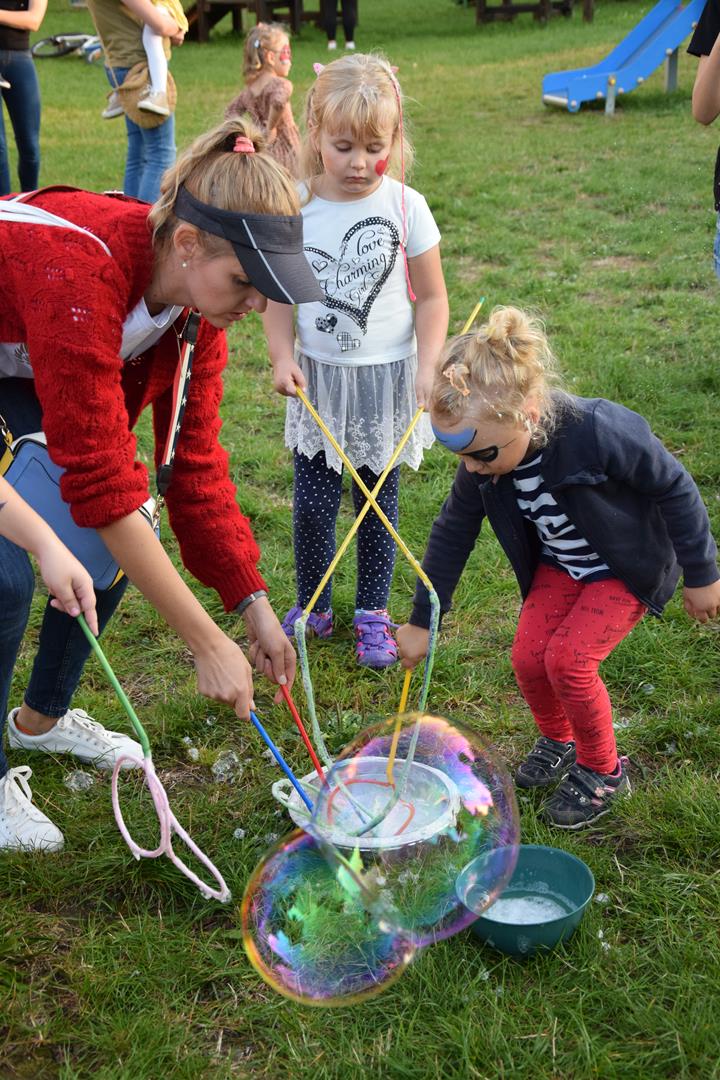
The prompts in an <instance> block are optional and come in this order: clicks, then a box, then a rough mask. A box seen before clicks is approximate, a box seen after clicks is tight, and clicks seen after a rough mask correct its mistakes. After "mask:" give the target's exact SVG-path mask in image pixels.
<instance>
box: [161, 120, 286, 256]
mask: <svg viewBox="0 0 720 1080" xmlns="http://www.w3.org/2000/svg"><path fill="white" fill-rule="evenodd" d="M239 135H244V136H246V138H248V139H250V140H251V142H252V144H253V146H254V148H255V153H254V154H248V153H238V152H236V151H234V150H233V147H234V146H235V142H236V139H237V138H238V136H239ZM181 184H184V185H185V187H186V188H187V190H188V191H189V192H190V194H191V195H194V196H195V198H196V199H199V200H200V201H201V202H204V203H207V204H208V205H209V206H215V207H217V208H218V209H220V210H235V211H238V212H241V213H245V214H281V215H287V214H298V213H299V212H300V205H299V199H298V194H297V190H296V187H295V181H294V180H293V179H292V177H291V176H290V174H289V173H288V172H287V171H286V170H285V169H284V168H283V167H282V165H279V164H278V163H277V162H276V161H275V159H274V158H272V157H271V156H270V154H269V153H267V152H266V150H265V136H264V135H263V134H262V132H261V131H260V129H259V128H258V127H257V126H256V125H255V124H254V123H253V122H252V120H250V118H249V117H247V116H233V117H230V118H229V119H227V120H225V121H224V122H223V123H222V124H219V125H218V126H217V127H215V128H213V129H212V131H208V132H207V133H206V134H205V135H200V136H199V137H198V138H197V139H195V141H194V142H193V143H191V145H190V146H189V147H188V148H187V150H184V151H183V153H182V154H181V155H180V156H179V158H178V159H177V161H176V162H175V164H174V165H172V166H171V167H170V168H169V169H168V170H167V172H166V173H165V174H164V175H163V178H162V181H161V184H160V198H159V199H158V201H157V202H156V203H155V205H154V206H153V208H152V210H151V211H150V214H149V216H148V220H149V222H150V225H151V226H152V230H153V243H154V244H155V247H156V248H157V249H159V250H163V249H165V248H166V247H167V246H168V245H169V243H170V240H171V238H172V235H173V233H174V232H175V229H176V228H177V225H178V223H179V222H178V218H176V217H175V214H174V213H173V207H174V206H175V200H176V198H177V193H178V188H179V187H180V185H181ZM200 235H201V238H202V243H203V246H204V247H205V249H206V250H207V251H208V252H209V253H210V254H219V253H221V252H224V251H232V248H231V245H230V244H229V242H228V241H227V240H223V239H222V238H221V237H216V236H213V235H212V234H210V233H207V232H203V231H202V230H201V231H200Z"/></svg>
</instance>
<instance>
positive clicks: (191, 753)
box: [187, 746, 200, 761]
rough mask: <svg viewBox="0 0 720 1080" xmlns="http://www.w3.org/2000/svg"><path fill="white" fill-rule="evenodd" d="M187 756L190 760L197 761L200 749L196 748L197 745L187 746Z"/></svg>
mask: <svg viewBox="0 0 720 1080" xmlns="http://www.w3.org/2000/svg"><path fill="white" fill-rule="evenodd" d="M187 756H188V757H189V758H190V760H191V761H199V760H200V751H199V750H198V748H197V746H188V751H187Z"/></svg>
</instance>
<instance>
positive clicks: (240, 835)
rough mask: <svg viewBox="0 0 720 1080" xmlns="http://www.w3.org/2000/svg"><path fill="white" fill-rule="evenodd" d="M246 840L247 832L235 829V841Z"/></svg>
mask: <svg viewBox="0 0 720 1080" xmlns="http://www.w3.org/2000/svg"><path fill="white" fill-rule="evenodd" d="M244 839H245V830H244V829H235V831H234V832H233V840H244Z"/></svg>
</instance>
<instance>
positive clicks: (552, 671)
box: [545, 640, 598, 698]
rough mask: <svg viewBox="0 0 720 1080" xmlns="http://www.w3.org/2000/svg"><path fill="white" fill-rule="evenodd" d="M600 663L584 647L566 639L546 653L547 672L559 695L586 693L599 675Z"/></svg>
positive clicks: (549, 680)
mask: <svg viewBox="0 0 720 1080" xmlns="http://www.w3.org/2000/svg"><path fill="white" fill-rule="evenodd" d="M597 669H598V665H597V664H596V663H595V661H594V660H592V659H591V658H590V657H589V656H588V655H587V653H585V652H584V651H583V650H582V649H577V648H575V647H574V646H571V645H569V644H568V642H567V640H564V641H563V642H562V644H561V645H560V647H559V648H557V649H554V648H553V647H552V646H550V648H548V650H547V652H546V653H545V674H546V675H547V678H548V682H549V683H550V685H551V686H552V688H553V690H554V691H555V693H556V694H557V695H558V697H561V698H562V697H564V696H568V695H573V694H579V695H581V696H582V695H584V694H585V693H586V692H587V690H588V688H589V687H590V686H591V685H592V684H593V683H594V681H595V679H596V677H597Z"/></svg>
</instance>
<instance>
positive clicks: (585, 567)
mask: <svg viewBox="0 0 720 1080" xmlns="http://www.w3.org/2000/svg"><path fill="white" fill-rule="evenodd" d="M541 465H542V454H541V453H539V454H536V456H535V457H534V458H532V460H531V461H526V462H523V463H522V464H521V465H518V466H517V467H516V468H515V469H514V470H513V474H512V476H513V485H514V487H515V492H516V497H517V502H518V506H519V507H520V513H521V514H522V516H523V517H524V518H527V520H528V521H531V522H532V523H533V525H534V526H535V528H536V529H537V532H538V536H539V537H540V557H541V559H542V561H543V562H546V563H550V564H551V565H553V566H557V567H558V568H559V569H561V570H565V571H566V573H568V574H569V575H570V577H571V578H572V579H573V580H574V581H602V580H603V579H605V578H609V577H612V573H611V572H610V567H609V566H607V565H606V564H605V563H604V562H603V561H602V559H601V558H600V556H599V555H597V554H596V553H595V552H594V551H593V549H592V548H591V547H590V545H589V544H588V542H587V540H586V539H585V538H584V537H583V536H581V535H580V533H579V532H578V531H577V529H576V528H575V526H574V525H573V524H572V522H571V521H570V520H569V519H568V517H567V515H566V514H564V513H563V512H562V510H561V509H560V507H559V506H558V504H557V503H556V502H555V499H554V498H553V497H552V495H551V494H550V492H549V491H548V489H547V487H546V485H545V481H544V480H543V477H542V473H541V472H540V468H541Z"/></svg>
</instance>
